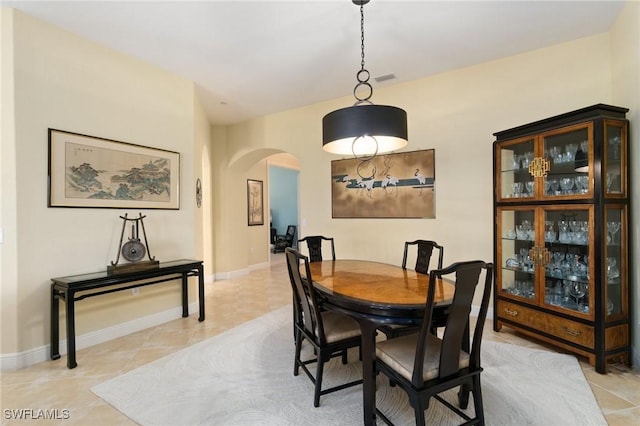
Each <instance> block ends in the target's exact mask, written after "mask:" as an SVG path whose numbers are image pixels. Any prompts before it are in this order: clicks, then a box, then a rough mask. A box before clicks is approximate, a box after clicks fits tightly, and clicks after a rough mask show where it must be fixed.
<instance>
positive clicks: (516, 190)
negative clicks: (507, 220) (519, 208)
mask: <svg viewBox="0 0 640 426" xmlns="http://www.w3.org/2000/svg"><path fill="white" fill-rule="evenodd" d="M511 188H512V189H513V196H514V197H515V198H519V197H521V196H522V195H521V194H522V182H513V183H512V184H511Z"/></svg>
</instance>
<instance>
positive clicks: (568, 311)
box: [493, 104, 631, 373]
mask: <svg viewBox="0 0 640 426" xmlns="http://www.w3.org/2000/svg"><path fill="white" fill-rule="evenodd" d="M627 111H628V109H626V108H620V107H614V106H609V105H603V104H598V105H593V106H591V107H588V108H583V109H580V110H577V111H573V112H570V113H567V114H562V115H559V116H556V117H551V118H548V119H545V120H541V121H537V122H534V123H530V124H527V125H524V126H519V127H516V128H513V129H509V130H505V131H501V132H497V133H494V135H495V136H496V141H495V142H494V145H493V149H494V262H495V265H496V268H495V289H494V290H495V291H494V330H496V331H500V329H501V328H502V327H503V326H507V327H510V328H512V329H515V330H517V331H519V332H522V333H524V334H527V335H530V336H533V337H535V338H537V339H540V340H543V341H546V342H548V343H551V344H553V345H555V346H558V347H560V348H563V349H564V350H567V351H570V352H573V353H576V354H579V355H582V356H584V357H587V358H588V360H589V363H590V364H592V365H594V366H595V368H596V371H598V372H599V373H606V368H607V362H609V361H623V362H626V363H630V360H631V356H630V349H631V348H630V324H629V310H630V306H629V279H628V265H629V250H628V235H629V227H628V210H629V198H628V189H627V180H628V161H627V158H628V137H627V135H628V121H627V120H626V119H625V115H626V113H627Z"/></svg>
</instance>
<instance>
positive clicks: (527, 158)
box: [520, 152, 533, 169]
mask: <svg viewBox="0 0 640 426" xmlns="http://www.w3.org/2000/svg"><path fill="white" fill-rule="evenodd" d="M520 161H521V162H522V168H523V169H528V168H529V164H531V161H533V152H525V153H524V154H522V158H521V159H520Z"/></svg>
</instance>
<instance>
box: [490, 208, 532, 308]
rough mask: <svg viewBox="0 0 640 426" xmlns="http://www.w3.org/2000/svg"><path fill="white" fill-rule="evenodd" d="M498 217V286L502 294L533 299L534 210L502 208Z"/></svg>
mask: <svg viewBox="0 0 640 426" xmlns="http://www.w3.org/2000/svg"><path fill="white" fill-rule="evenodd" d="M498 221H499V222H498V226H499V227H500V228H499V232H500V235H501V236H502V238H501V240H500V243H499V247H498V257H499V259H500V260H499V261H500V265H501V267H500V270H499V271H498V282H499V283H500V285H501V286H502V288H501V289H500V290H501V292H502V294H503V295H508V296H514V297H518V298H525V299H529V300H531V299H535V298H536V294H537V291H536V280H535V266H534V263H533V259H532V258H531V256H530V253H529V252H530V250H531V248H532V247H533V246H534V245H535V237H536V229H535V225H536V220H535V210H534V209H532V208H528V209H521V208H515V207H514V208H503V209H500V211H499V213H498Z"/></svg>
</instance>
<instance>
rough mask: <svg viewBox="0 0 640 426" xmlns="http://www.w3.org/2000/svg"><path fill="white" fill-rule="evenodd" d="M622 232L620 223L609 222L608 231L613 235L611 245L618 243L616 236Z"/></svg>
mask: <svg viewBox="0 0 640 426" xmlns="http://www.w3.org/2000/svg"><path fill="white" fill-rule="evenodd" d="M619 230H620V222H615V221H612V222H607V231H609V233H610V234H611V244H614V243H615V242H616V237H615V235H616V234H617V233H618V231H619Z"/></svg>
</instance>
